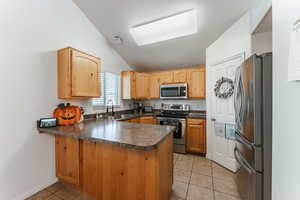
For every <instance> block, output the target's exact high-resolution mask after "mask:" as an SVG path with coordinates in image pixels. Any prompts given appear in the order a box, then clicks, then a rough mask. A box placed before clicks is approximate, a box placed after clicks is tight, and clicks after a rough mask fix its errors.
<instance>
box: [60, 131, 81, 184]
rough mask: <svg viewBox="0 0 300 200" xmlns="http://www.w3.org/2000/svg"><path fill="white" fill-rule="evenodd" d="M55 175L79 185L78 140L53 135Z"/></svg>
mask: <svg viewBox="0 0 300 200" xmlns="http://www.w3.org/2000/svg"><path fill="white" fill-rule="evenodd" d="M55 156H56V176H57V177H58V178H59V179H60V180H63V181H65V182H68V183H71V184H74V185H79V175H80V173H79V163H80V162H79V161H80V159H79V140H78V139H74V138H71V137H64V136H59V135H57V136H55Z"/></svg>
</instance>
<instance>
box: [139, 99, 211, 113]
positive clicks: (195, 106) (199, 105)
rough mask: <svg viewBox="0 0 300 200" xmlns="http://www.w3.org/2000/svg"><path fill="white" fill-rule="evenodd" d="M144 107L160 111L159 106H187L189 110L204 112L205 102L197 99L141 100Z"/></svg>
mask: <svg viewBox="0 0 300 200" xmlns="http://www.w3.org/2000/svg"><path fill="white" fill-rule="evenodd" d="M141 102H142V103H143V104H144V105H145V106H152V107H153V108H154V109H161V105H162V104H163V103H165V104H189V105H190V106H191V107H190V109H191V110H199V111H203V110H206V101H205V100H201V99H200V100H199V99H187V100H165V99H164V100H160V99H154V100H143V101H141Z"/></svg>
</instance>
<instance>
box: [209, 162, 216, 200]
mask: <svg viewBox="0 0 300 200" xmlns="http://www.w3.org/2000/svg"><path fill="white" fill-rule="evenodd" d="M210 167H211V181H212V192H213V199H214V200H216V194H215V183H214V174H213V173H214V172H213V171H214V170H213V166H212V164H211V166H210Z"/></svg>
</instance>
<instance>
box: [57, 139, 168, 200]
mask: <svg viewBox="0 0 300 200" xmlns="http://www.w3.org/2000/svg"><path fill="white" fill-rule="evenodd" d="M56 141H57V142H56V151H57V154H56V156H57V157H56V161H57V165H56V167H57V168H56V170H57V175H58V178H59V179H60V180H62V181H66V182H68V183H73V184H76V185H78V186H79V189H80V190H81V191H83V192H84V193H87V194H89V195H91V196H92V197H95V198H96V199H97V200H120V199H122V200H167V199H170V195H171V190H172V183H173V137H172V135H170V136H169V137H167V138H166V139H165V140H164V141H163V142H162V143H161V144H160V145H159V147H158V148H157V149H153V150H148V151H141V150H135V149H129V148H125V147H118V146H116V145H112V144H105V143H96V142H92V141H88V140H78V139H73V138H66V137H62V136H57V137H56ZM64 144H67V145H64ZM64 146H68V147H71V148H72V152H76V153H71V152H69V150H68V147H67V151H66V152H67V153H63V152H64V151H63V150H64ZM71 148H70V150H71ZM75 154H76V156H74V155H75ZM62 155H63V156H62ZM79 155H80V156H79ZM69 156H70V157H69ZM79 158H80V159H79ZM79 161H80V162H79ZM65 172H66V174H64V173H65ZM75 172H76V173H75ZM61 174H64V176H61ZM74 174H76V175H75V176H74Z"/></svg>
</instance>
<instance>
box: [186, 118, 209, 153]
mask: <svg viewBox="0 0 300 200" xmlns="http://www.w3.org/2000/svg"><path fill="white" fill-rule="evenodd" d="M187 151H188V152H192V153H201V154H206V122H205V120H204V119H188V120H187Z"/></svg>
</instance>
